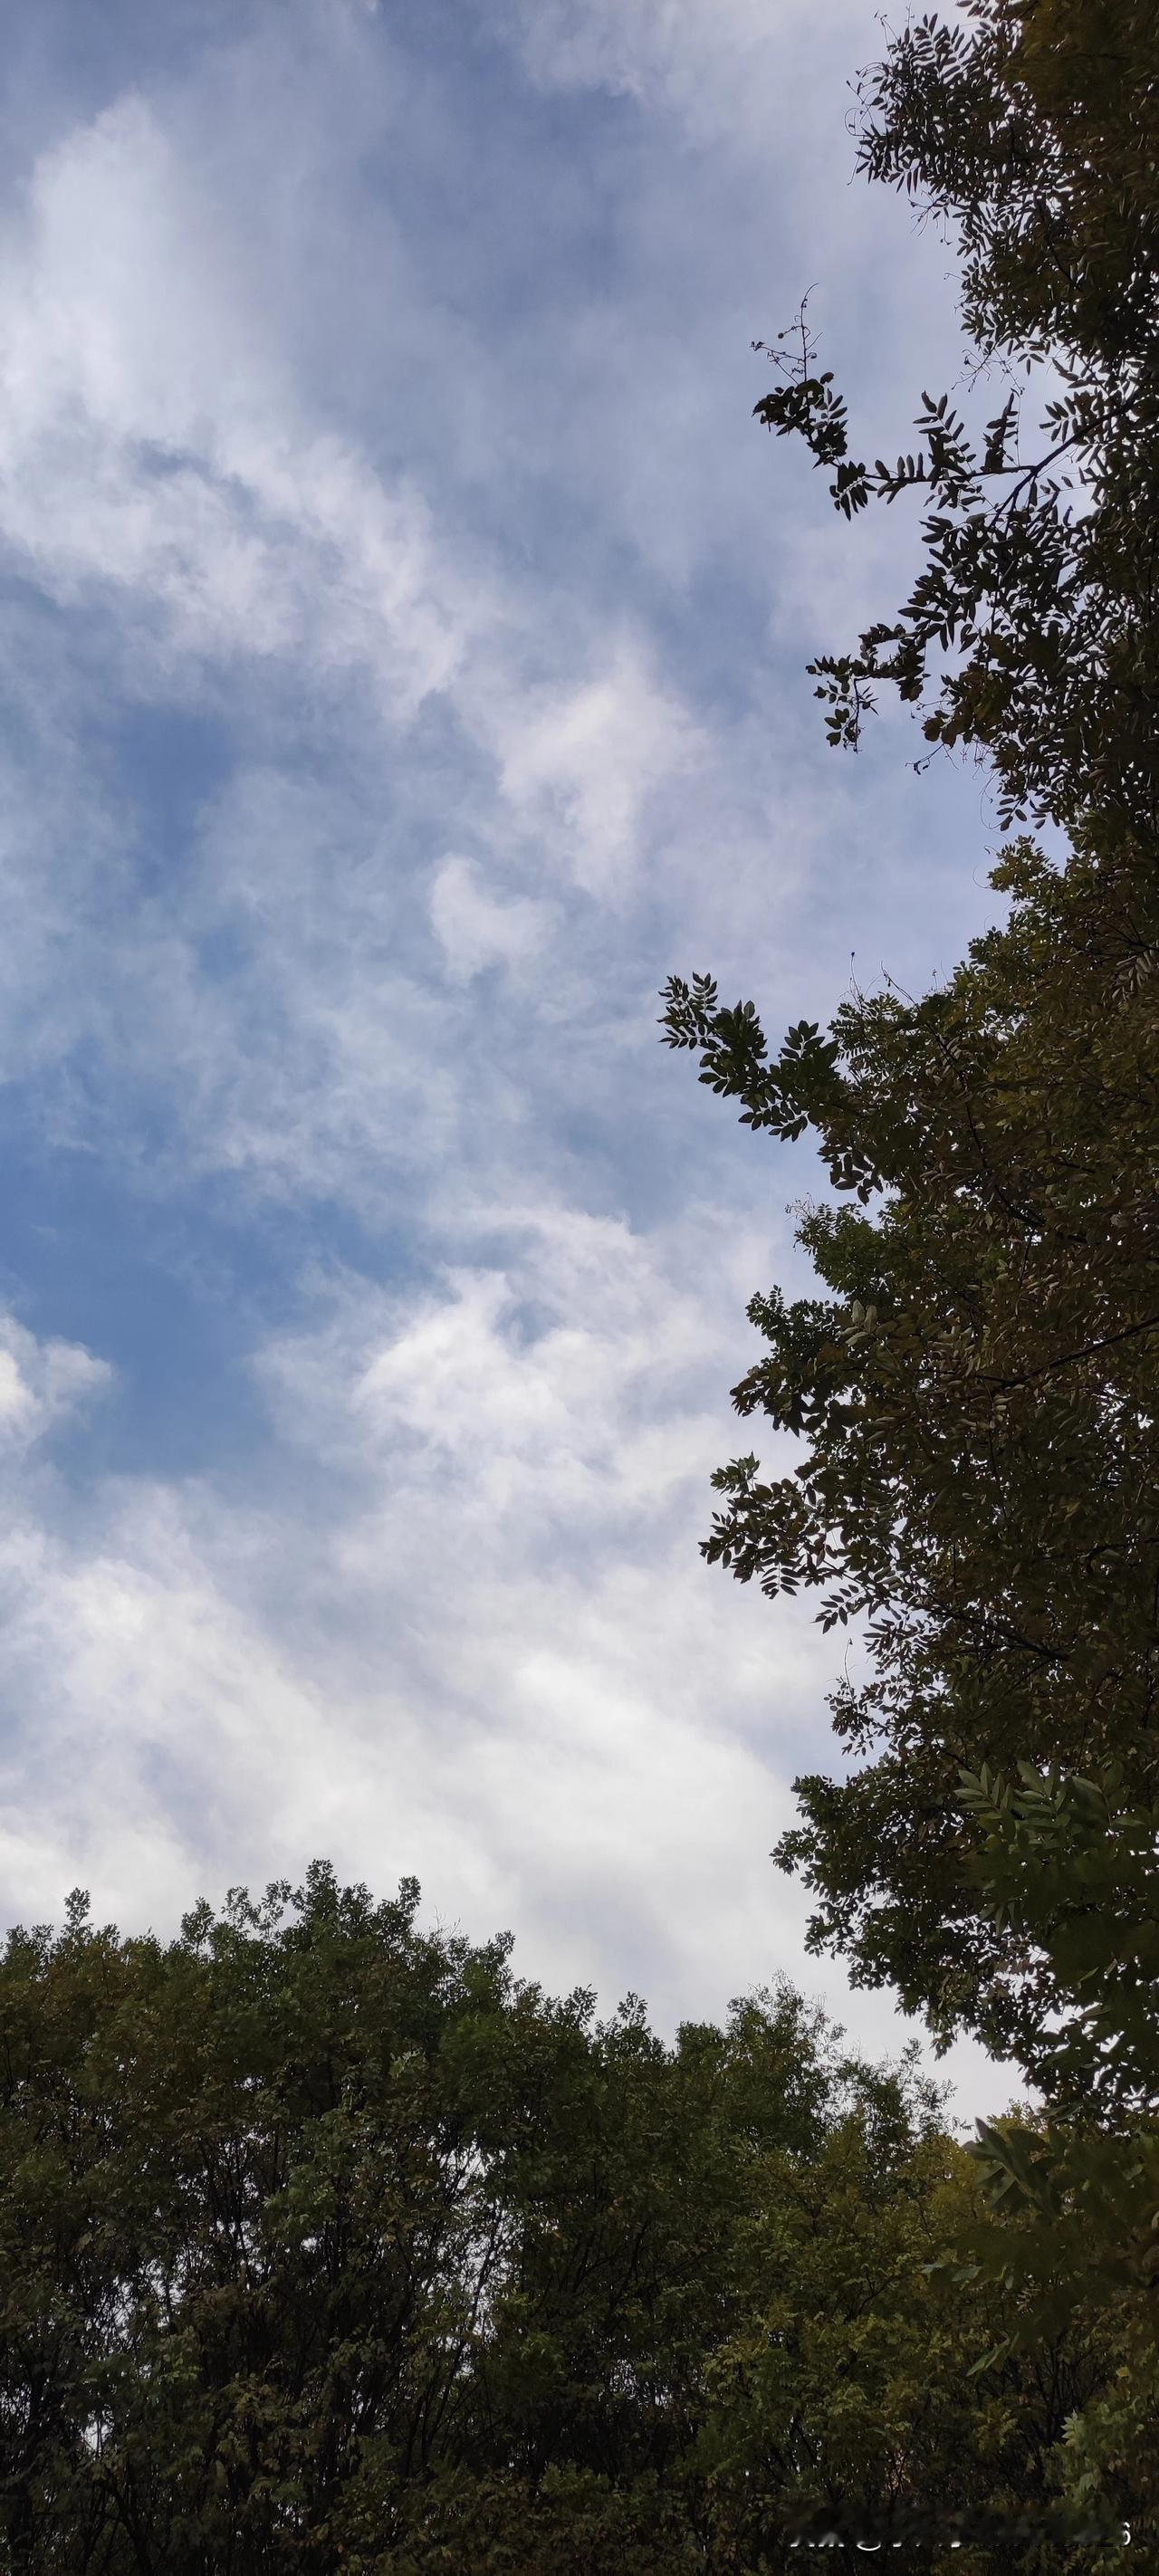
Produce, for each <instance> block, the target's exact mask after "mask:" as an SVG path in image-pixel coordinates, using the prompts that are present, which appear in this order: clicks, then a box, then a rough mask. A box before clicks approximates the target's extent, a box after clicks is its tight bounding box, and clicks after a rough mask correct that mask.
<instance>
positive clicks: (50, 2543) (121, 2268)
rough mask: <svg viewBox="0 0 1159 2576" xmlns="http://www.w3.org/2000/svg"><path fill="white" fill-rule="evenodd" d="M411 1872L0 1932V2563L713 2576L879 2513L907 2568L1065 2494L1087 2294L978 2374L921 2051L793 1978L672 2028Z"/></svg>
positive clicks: (976, 2315) (1092, 2392)
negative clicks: (455, 1920) (465, 1923)
mask: <svg viewBox="0 0 1159 2576" xmlns="http://www.w3.org/2000/svg"><path fill="white" fill-rule="evenodd" d="M417 1903H418V1889H417V1886H416V1885H415V1883H414V1882H413V1881H404V1882H403V1885H402V1887H401V1889H400V1891H399V1895H398V1897H397V1899H396V1900H394V1901H393V1902H392V1903H389V1904H374V1903H372V1901H371V1899H370V1897H369V1895H368V1892H367V1890H366V1889H365V1888H343V1889H340V1888H339V1887H338V1885H337V1883H336V1881H335V1879H334V1875H333V1872H332V1871H330V1870H329V1869H327V1868H326V1867H324V1866H323V1865H322V1864H320V1863H316V1864H315V1865H314V1867H313V1869H312V1870H311V1872H310V1873H309V1876H308V1879H307V1882H306V1885H305V1887H304V1888H301V1889H299V1890H297V1891H296V1893H294V1894H293V1895H291V1892H290V1890H289V1889H288V1887H287V1886H286V1885H285V1884H284V1883H279V1884H276V1885H274V1886H272V1887H271V1888H270V1889H269V1890H268V1891H267V1896H266V1899H265V1902H264V1903H263V1904H261V1905H254V1904H251V1902H250V1900H249V1899H248V1897H247V1896H246V1894H245V1892H244V1890H234V1891H233V1893H232V1895H231V1897H230V1899H229V1901H228V1903H227V1905H226V1907H225V1909H224V1911H223V1913H222V1914H221V1915H219V1916H218V1917H216V1918H215V1917H214V1915H213V1913H212V1911H211V1909H210V1908H209V1906H207V1905H202V1906H200V1907H198V1908H196V1909H194V1911H193V1912H192V1913H191V1914H190V1915H189V1916H187V1918H186V1921H185V1924H184V1925H183V1927H182V1933H181V1936H180V1938H179V1939H177V1940H176V1941H174V1942H172V1943H170V1944H169V1945H168V1946H167V1947H162V1945H161V1944H160V1943H158V1942H157V1941H156V1940H155V1939H153V1938H152V1937H151V1936H149V1937H140V1936H138V1937H134V1938H129V1939H126V1940H123V1941H122V1940H120V1939H119V1938H118V1936H117V1934H116V1932H115V1931H114V1930H113V1929H112V1928H111V1927H105V1928H104V1929H103V1930H97V1929H94V1928H93V1927H92V1926H91V1925H90V1924H89V1923H88V1921H87V1916H86V1907H85V1903H84V1900H83V1899H82V1898H80V1897H79V1896H78V1897H77V1898H76V1899H74V1900H73V1901H72V1902H71V1905H70V1915H69V1921H68V1923H67V1925H66V1927H65V1929H64V1930H63V1931H62V1932H61V1933H60V1935H59V1936H57V1937H56V1938H53V1937H52V1935H51V1934H50V1932H49V1931H48V1929H47V1928H46V1927H40V1928H39V1929H37V1930H34V1931H32V1932H25V1931H22V1930H17V1931H15V1932H13V1933H12V1934H11V1935H10V1937H9V1940H8V1944H7V1949H6V1952H5V1955H4V1957H3V1960H2V1961H0V2032H2V2035H3V2051H2V2056H0V2555H2V2556H3V2563H4V2564H5V2566H6V2567H10V2568H11V2569H12V2571H13V2576H48V2571H49V2570H51V2571H52V2576H82V2571H83V2576H122V2571H123V2576H130V2571H131V2572H132V2576H151V2572H152V2571H154V2570H155V2571H157V2576H194V2571H197V2576H203V2571H204V2570H206V2569H207V2568H212V2569H213V2570H215V2571H217V2570H221V2571H223V2572H225V2571H227V2576H259V2571H260V2576H266V2571H270V2576H272V2571H275V2570H280V2569H286V2570H289V2569H290V2568H295V2569H298V2570H304V2571H306V2576H311V2571H315V2570H316V2571H319V2576H320V2571H322V2570H326V2571H330V2570H332V2569H334V2568H335V2567H337V2566H343V2567H347V2568H350V2569H351V2570H355V2571H357V2570H362V2571H363V2576H369V2571H370V2570H372V2569H373V2570H375V2571H382V2576H385V2571H387V2570H389V2571H390V2576H453V2572H454V2576H457V2571H459V2570H461V2569H464V2568H470V2569H471V2570H472V2572H473V2576H474V2571H475V2570H478V2571H479V2572H480V2576H486V2571H488V2570H492V2571H495V2576H498V2571H500V2570H503V2571H506V2576H548V2571H550V2576H613V2571H614V2572H615V2576H674V2571H675V2570H677V2569H679V2568H682V2567H688V2568H690V2569H691V2568H698V2569H700V2570H702V2571H705V2576H717V2571H719V2572H720V2576H724V2571H725V2570H732V2571H735V2570H736V2569H737V2568H739V2567H751V2568H753V2569H754V2570H755V2569H757V2568H759V2567H761V2566H762V2565H765V2566H767V2567H777V2566H779V2565H782V2564H784V2563H785V2550H786V2546H787V2540H788V2537H789V2535H790V2533H791V2532H793V2531H794V2530H795V2529H806V2530H807V2529H808V2528H809V2527H810V2523H811V2520H814V2519H815V2518H816V2517H818V2516H820V2517H821V2518H822V2520H823V2522H824V2523H826V2524H828V2523H830V2522H832V2521H833V2520H834V2518H835V2517H836V2518H837V2519H839V2520H841V2521H842V2523H843V2527H844V2529H845V2531H846V2534H847V2541H846V2545H845V2546H844V2547H843V2548H842V2550H841V2552H840V2554H839V2555H837V2556H836V2558H835V2560H834V2559H831V2560H830V2563H831V2564H832V2563H836V2564H837V2565H853V2564H855V2563H860V2560H859V2558H858V2556H857V2554H856V2552H855V2549H854V2537H851V2536H849V2535H851V2534H852V2535H853V2536H855V2535H856V2533H857V2531H858V2530H859V2529H864V2528H865V2526H866V2525H867V2524H868V2523H869V2522H873V2523H875V2524H876V2523H878V2522H884V2524H885V2525H886V2526H887V2527H888V2528H890V2529H902V2528H904V2527H905V2521H904V2517H905V2515H906V2513H907V2512H910V2513H912V2514H916V2515H918V2516H924V2518H925V2523H924V2535H923V2528H922V2526H920V2525H919V2532H918V2537H917V2539H916V2540H915V2542H914V2546H913V2549H912V2550H911V2552H910V2554H909V2556H908V2557H907V2563H908V2564H912V2565H914V2566H916V2567H918V2568H923V2567H930V2566H932V2565H934V2564H936V2563H937V2562H936V2550H935V2544H934V2542H933V2541H932V2539H931V2537H930V2532H929V2523H930V2518H931V2515H933V2514H935V2513H937V2512H943V2511H958V2512H960V2513H961V2514H963V2515H966V2514H968V2513H969V2512H977V2510H978V2509H979V2508H984V2507H986V2506H987V2505H988V2506H989V2507H990V2508H991V2509H992V2510H993V2511H994V2512H996V2513H998V2514H1002V2513H1007V2514H1009V2513H1010V2512H1012V2511H1013V2510H1014V2509H1015V2508H1019V2509H1021V2508H1022V2507H1024V2506H1025V2505H1026V2504H1027V2502H1030V2503H1032V2504H1033V2503H1035V2502H1036V2501H1037V2503H1038V2504H1039V2505H1040V2507H1041V2509H1042V2511H1043V2512H1044V2513H1045V2512H1046V2511H1047V2510H1048V2509H1049V2507H1050V2505H1051V2502H1052V2500H1054V2499H1055V2498H1056V2497H1058V2496H1060V2495H1061V2488H1060V2485H1059V2478H1060V2457H1061V2452H1060V2444H1061V2433H1062V2425H1063V2420H1064V2417H1065V2414H1066V2413H1067V2411H1068V2410H1071V2411H1073V2409H1074V2408H1076V2407H1078V2406H1081V2405H1082V2404H1083V2403H1084V2402H1087V2401H1089V2400H1090V2399H1091V2398H1092V2397H1093V2396H1096V2395H1098V2394H1100V2393H1101V2392H1102V2391H1103V2390H1104V2388H1105V2386H1106V2377H1107V2374H1106V2368H1105V2364H1104V2360H1103V2353H1102V2346H1101V2343H1100V2339H1099V2327H1098V2320H1097V2318H1095V2317H1092V2318H1091V2319H1089V2320H1088V2319H1086V2318H1084V2317H1082V2316H1072V2317H1069V2318H1067V2319H1066V2320H1065V2321H1063V2323H1062V2325H1061V2326H1060V2329H1059V2331H1058V2333H1057V2334H1056V2336H1055V2338H1054V2341H1053V2343H1052V2345H1051V2347H1050V2367H1049V2369H1048V2370H1047V2371H1045V2372H1044V2371H1042V2370H1041V2368H1039V2367H1038V2365H1037V2364H1036V2363H1035V2362H1034V2361H1032V2360H1028V2359H1027V2358H1026V2357H1025V2356H1023V2355H1022V2354H1020V2353H1019V2352H1017V2351H1015V2350H1013V2349H1012V2350H1011V2351H1010V2353H1009V2354H1008V2355H1007V2357H1006V2358H1005V2360H1004V2361H1003V2362H1002V2363H1001V2364H1000V2365H999V2366H998V2367H997V2369H996V2371H995V2373H994V2374H993V2384H992V2385H989V2386H988V2387H987V2388H986V2390H985V2391H983V2390H982V2389H981V2388H980V2387H979V2386H978V2384H977V2383H976V2382H974V2381H971V2378H970V2372H971V2370H972V2368H973V2366H974V2364H975V2363H976V2361H978V2360H979V2359H980V2358H981V2357H983V2356H984V2354H985V2352H986V2351H987V2349H988V2348H990V2347H992V2346H993V2345H994V2343H995V2341H996V2339H997V2338H1000V2337H1001V2336H1002V2334H1003V2332H1004V2330H1005V2328H1006V2327H1007V2325H1008V2324H1009V2322H1010V2320H1009V2316H1008V2307H1009V2302H1008V2300H1007V2299H1006V2296H1005V2293H1004V2292H1003V2290H1002V2287H1001V2285H1000V2284H995V2283H994V2282H993V2281H991V2280H990V2279H988V2278H986V2277H984V2275H983V2272H982V2270H981V2269H980V2270H979V2273H978V2277H977V2279H976V2281H972V2282H971V2283H969V2284H968V2285H966V2287H965V2288H964V2289H963V2288H962V2287H961V2286H960V2285H959V2284H957V2283H956V2282H955V2281H954V2280H953V2279H952V2278H951V2275H950V2272H949V2271H948V2270H947V2269H946V2266H945V2263H944V2262H942V2260H941V2258H943V2257H947V2258H948V2256H949V2255H950V2254H951V2253H952V2252H953V2251H954V2249H955V2248H956V2247H957V2246H958V2244H959V2242H960V2240H961V2237H962V2228H963V2224H964V2221H965V2219H966V2218H967V2217H969V2216H970V2215H971V2213H972V2214H973V2215H974V2216H975V2217H979V2216H980V2214H981V2198H980V2181H979V2177H978V2175H977V2173H976V2170H975V2168H974V2167H973V2165H972V2164H971V2159H970V2157H969V2156H968V2154H967V2153H966V2152H965V2151H964V2150H963V2149H962V2148H961V2147H959V2146H958V2145H957V2144H956V2143H955V2142H954V2141H953V2140H952V2139H949V2138H946V2137H945V2136H943V2135H942V2134H941V2133H940V2131H939V2129H938V2125H937V2112H938V2109H939V2107H940V2105H939V2100H938V2096H937V2093H936V2091H935V2090H934V2089H933V2088H931V2087H930V2086H929V2085H928V2083H925V2082H924V2081H923V2080H922V2079H920V2078H919V2077H918V2076H917V2075H916V2072H915V2069H914V2065H913V2062H912V2052H911V2056H910V2059H909V2060H908V2061H907V2062H903V2065H902V2066H901V2068H899V2069H895V2070H893V2071H890V2070H875V2069H873V2068H872V2067H869V2066H866V2065H865V2064H864V2063H863V2062H862V2061H861V2060H860V2059H858V2058H856V2057H854V2056H850V2055H847V2054H844V2053H843V2052H842V2051H841V2049H840V2047H839V2045H838V2040H839V2036H840V2035H839V2034H838V2033H835V2032H833V2031H831V2030H830V2029H829V2027H828V2026H827V2024H826V2021H825V2017H824V2015H823V2014H821V2013H819V2012H816V2011H811V2010H810V2009H809V2008H808V2007H806V2006H805V2005H804V2004H803V2003H802V2001H801V1999H800V1998H799V1997H798V1996H796V1995H795V1994H794V1993H793V1991H792V1989H791V1988H789V1987H788V1986H787V1985H782V1986H780V1987H779V1988H778V1989H776V1990H775V1991H772V1992H769V1991H762V1992H760V1993H758V1994H757V1995H755V1996H750V1997H748V1998H746V1999H744V2000H743V2001H741V2002H738V2003H736V2004H734V2006H733V2007H732V2010H731V2014H730V2017H729V2021H728V2025H727V2027H726V2028H725V2029H724V2030H720V2029H717V2028H715V2027H714V2026H711V2025H693V2024H689V2025H686V2026H685V2027H684V2028H683V2029H682V2030H681V2031H680V2033H679V2035H678V2039H677V2042H676V2044H675V2046H674V2047H672V2048H666V2047H665V2046H664V2045H663V2044H662V2043H661V2042H660V2041H658V2040H657V2039H656V2038H655V2037H654V2036H653V2035H652V2033H651V2032H650V2031H649V2030H648V2027H647V2023H646V2020H645V2017H644V2013H643V2008H642V2006H640V2005H639V2004H638V2003H637V2002H635V2001H634V2000H633V1999H631V1998H629V2000H628V2002H627V2003H626V2004H625V2005H624V2006H622V2007H621V2009H620V2011H619V2013H618V2014H616V2015H614V2016H613V2017H612V2019H611V2020H610V2021H609V2022H606V2023H602V2024H598V2023H594V2021H593V1999H592V1997H591V1995H590V1994H587V1993H584V1992H582V1991H580V1992H577V1993H576V1994H575V1995H572V1996H570V1997H568V1998H567V1999H566V2000H565V2001H563V2002H552V2001H550V2000H548V1999H546V1998H545V1997H544V1996H543V1995H542V1994H541V1992H540V1990H539V1988H538V1987H537V1986H535V1985H525V1984H523V1983H520V1982H517V1981H516V1980H514V1979H513V1977H512V1975H511V1972H510V1968H509V1964H508V1960H509V1951H510V1943H509V1941H508V1940H506V1939H500V1940H496V1941H492V1942H489V1943H487V1944H485V1945H483V1946H482V1947H480V1948H474V1947H472V1946H471V1945H470V1944H469V1943H468V1942H467V1941H466V1940H464V1939H463V1938H462V1937H461V1936H459V1935H454V1936H447V1935H429V1936H428V1935H423V1934H421V1933H420V1932H419V1931H418V1929H417V1926H416V1921H415V1915H416V1908H417ZM923 2264H931V2265H933V2266H934V2267H935V2268H934V2269H932V2270H930V2271H928V2272H925V2271H923V2269H922V2265H923ZM939 2264H941V2268H937V2267H938V2266H939ZM989 2563H990V2562H989V2561H988V2559H987V2558H986V2556H985V2554H983V2555H982V2556H981V2557H979V2555H978V2552H977V2551H976V2550H975V2549H973V2548H970V2547H967V2548H966V2549H965V2550H964V2551H963V2552H962V2553H961V2554H960V2555H959V2557H958V2558H957V2559H956V2560H955V2564H960V2565H961V2566H962V2568H963V2569H964V2571H965V2576H982V2570H983V2569H984V2568H985V2567H987V2565H988V2564H989ZM1021 2563H1025V2564H1027V2565H1037V2566H1041V2567H1043V2568H1050V2569H1053V2567H1054V2566H1055V2565H1057V2564H1059V2563H1060V2561H1059V2559H1058V2556H1057V2552H1056V2554H1055V2555H1054V2556H1053V2557H1052V2556H1051V2554H1050V2550H1049V2549H1048V2550H1047V2554H1046V2556H1045V2557H1043V2556H1041V2555H1040V2556H1039V2557H1038V2558H1033V2559H1029V2560H1026V2561H1024V2562H1021Z"/></svg>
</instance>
